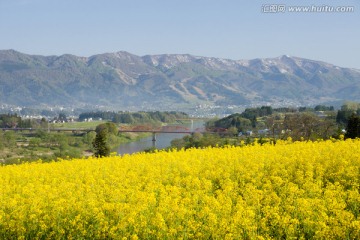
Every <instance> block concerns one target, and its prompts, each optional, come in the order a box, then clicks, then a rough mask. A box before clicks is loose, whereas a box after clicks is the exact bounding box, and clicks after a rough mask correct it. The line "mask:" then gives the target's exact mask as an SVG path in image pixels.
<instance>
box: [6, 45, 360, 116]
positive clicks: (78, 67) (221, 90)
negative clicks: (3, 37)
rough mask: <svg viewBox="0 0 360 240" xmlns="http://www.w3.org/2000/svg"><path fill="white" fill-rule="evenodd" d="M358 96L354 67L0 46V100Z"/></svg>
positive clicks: (316, 100)
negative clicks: (35, 51)
mask: <svg viewBox="0 0 360 240" xmlns="http://www.w3.org/2000/svg"><path fill="white" fill-rule="evenodd" d="M345 100H351V101H360V70H358V69H350V68H342V67H338V66H335V65H332V64H329V63H325V62H320V61H315V60H309V59H304V58H299V57H292V56H287V55H283V56H280V57H276V58H265V59H253V60H229V59H220V58H212V57H198V56H193V55H188V54H163V55H146V56H136V55H134V54H131V53H128V52H116V53H104V54H99V55H94V56H90V57H79V56H74V55H70V54H65V55H61V56H39V55H28V54H24V53H20V52H17V51H14V50H1V51H0V104H8V105H16V106H31V107H34V106H55V105H56V106H73V107H76V106H85V105H88V106H109V107H113V108H117V109H122V108H129V107H133V108H135V109H138V110H141V109H147V108H151V109H159V110H163V109H169V110H173V109H177V108H181V109H184V108H187V107H189V108H190V107H194V106H196V105H209V106H229V105H246V106H251V105H264V104H271V105H273V106H288V105H316V104H328V103H341V102H343V101H345Z"/></svg>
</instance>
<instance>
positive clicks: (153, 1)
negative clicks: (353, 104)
mask: <svg viewBox="0 0 360 240" xmlns="http://www.w3.org/2000/svg"><path fill="white" fill-rule="evenodd" d="M283 3H285V4H286V10H285V12H281V13H264V12H263V11H262V9H265V10H266V11H267V10H269V8H268V7H269V5H268V4H283ZM264 6H265V8H262V7H264ZM291 6H334V7H337V6H353V7H354V11H353V12H352V13H334V12H332V13H329V12H322V13H314V12H313V13H293V12H290V11H289V10H288V7H291ZM0 49H15V50H17V51H20V52H24V53H29V54H41V55H61V54H65V53H70V54H74V55H78V56H90V55H93V54H98V53H104V52H117V51H128V52H130V53H133V54H136V55H141V56H142V55H146V54H164V53H169V54H170V53H189V54H193V55H198V56H208V57H221V58H229V59H252V58H262V57H277V56H280V55H283V54H288V55H292V56H299V57H304V58H309V59H315V60H322V61H326V62H329V63H333V64H336V65H339V66H342V67H354V68H358V69H360V1H358V0H352V1H351V0H343V1H337V0H328V1H325V0H323V1H320V0H312V1H291V0H270V1H269V0H252V1H251V0H248V1H241V0H0Z"/></svg>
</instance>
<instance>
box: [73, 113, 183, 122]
mask: <svg viewBox="0 0 360 240" xmlns="http://www.w3.org/2000/svg"><path fill="white" fill-rule="evenodd" d="M188 117H189V116H188V115H187V114H186V113H183V112H173V111H172V112H159V111H156V112H118V113H115V112H102V111H98V112H86V113H82V114H80V115H79V121H84V120H85V119H90V118H92V119H102V120H108V121H112V122H114V123H128V124H138V123H151V122H153V123H154V122H163V123H170V122H174V121H175V120H176V119H183V118H188Z"/></svg>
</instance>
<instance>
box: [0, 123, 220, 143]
mask: <svg viewBox="0 0 360 240" xmlns="http://www.w3.org/2000/svg"><path fill="white" fill-rule="evenodd" d="M0 130H2V131H4V132H5V131H15V132H36V131H39V130H42V131H47V132H72V133H79V132H84V133H89V132H94V131H95V129H92V128H0ZM131 132H132V133H151V134H152V141H153V142H155V141H156V134H160V133H169V134H170V133H172V134H194V133H208V134H219V133H221V134H226V129H215V131H207V130H206V129H204V128H197V129H194V130H190V129H188V128H186V127H183V126H165V127H161V128H157V129H153V128H151V127H148V126H135V127H132V128H130V129H119V130H118V133H131Z"/></svg>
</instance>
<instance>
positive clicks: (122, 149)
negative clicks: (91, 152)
mask: <svg viewBox="0 0 360 240" xmlns="http://www.w3.org/2000/svg"><path fill="white" fill-rule="evenodd" d="M176 126H184V127H187V128H189V129H190V131H194V130H195V129H199V128H203V127H204V121H201V120H196V121H193V122H192V123H187V124H182V125H176ZM186 135H188V134H180V133H157V134H156V142H153V141H152V136H149V137H146V138H142V139H140V140H139V141H136V142H129V143H123V144H121V145H120V146H119V147H117V148H116V149H115V150H114V152H117V153H118V154H120V155H123V154H132V153H136V152H141V151H144V150H146V149H149V148H152V147H156V148H157V149H164V148H167V147H170V145H171V141H172V140H173V139H176V138H182V137H184V136H186Z"/></svg>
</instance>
